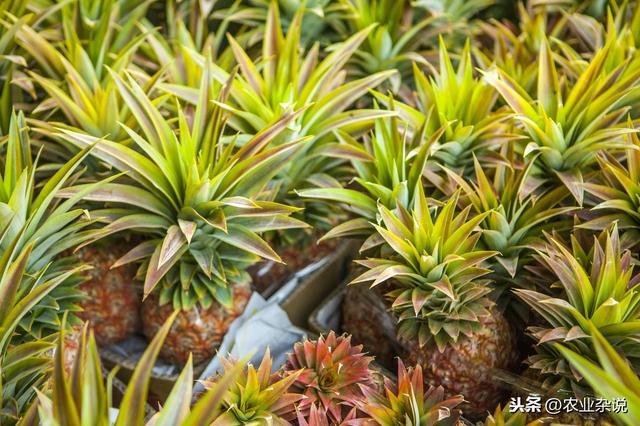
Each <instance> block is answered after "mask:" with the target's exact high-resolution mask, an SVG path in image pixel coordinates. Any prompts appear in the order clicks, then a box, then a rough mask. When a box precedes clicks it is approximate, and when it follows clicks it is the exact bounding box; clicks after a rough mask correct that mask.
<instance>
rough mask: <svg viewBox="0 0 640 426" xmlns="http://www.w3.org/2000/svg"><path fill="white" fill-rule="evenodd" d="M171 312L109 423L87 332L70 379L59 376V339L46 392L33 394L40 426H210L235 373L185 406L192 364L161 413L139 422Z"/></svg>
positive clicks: (106, 395)
mask: <svg viewBox="0 0 640 426" xmlns="http://www.w3.org/2000/svg"><path fill="white" fill-rule="evenodd" d="M176 314H177V312H174V314H173V315H172V316H171V317H169V319H167V321H166V322H165V323H164V324H163V326H162V327H161V328H160V329H159V330H158V333H157V334H156V335H155V337H154V338H153V340H152V341H151V342H150V343H149V346H148V347H147V349H146V350H145V352H144V354H143V355H142V357H141V358H140V360H139V361H138V364H137V366H136V368H135V370H134V372H133V375H132V376H131V379H130V381H129V384H128V385H127V387H126V389H125V391H124V395H123V397H122V401H121V403H120V406H119V407H118V414H117V418H116V419H115V423H112V421H111V416H110V414H111V413H110V411H111V410H112V400H111V394H112V389H111V386H112V378H113V374H115V373H114V372H112V373H111V374H110V375H109V376H108V377H107V381H106V383H105V381H104V379H103V375H102V374H103V373H102V372H103V367H102V364H101V362H100V356H99V354H98V348H97V346H96V342H95V339H94V337H93V332H92V331H91V332H89V330H88V327H87V326H85V327H84V329H83V331H82V337H81V340H80V345H79V351H78V353H77V355H76V357H75V360H74V363H73V367H72V371H71V374H66V373H65V365H64V359H65V350H66V349H65V346H64V336H62V337H61V338H60V339H59V340H58V348H57V351H56V355H55V361H54V368H53V373H52V378H51V380H52V383H51V392H49V393H48V394H45V393H42V392H38V400H39V401H38V404H37V414H38V416H39V419H40V421H41V422H42V423H43V424H51V425H65V426H67V425H68V426H80V425H84V424H90V425H99V426H107V425H111V424H114V425H115V426H143V425H145V424H146V425H149V426H151V425H156V426H158V425H176V424H180V425H185V426H196V425H203V424H211V423H212V422H213V421H214V420H215V419H216V418H218V416H220V415H221V408H222V402H223V399H222V397H223V395H224V393H225V391H226V389H227V388H228V387H229V386H231V384H232V383H233V382H234V380H235V378H236V377H237V376H238V374H239V373H240V369H241V367H240V366H236V367H234V368H233V369H232V370H230V371H228V372H227V373H225V375H224V376H223V377H221V378H220V380H218V382H217V383H216V385H215V386H213V387H212V388H211V389H209V390H208V391H207V392H206V393H205V394H204V395H203V396H202V397H201V398H200V399H199V400H198V402H197V403H196V404H195V405H193V406H191V405H190V404H191V391H192V386H193V367H192V360H191V358H189V360H188V362H187V365H186V366H185V368H184V369H183V370H182V373H181V374H180V376H179V377H178V379H177V381H176V382H175V384H174V386H173V388H172V389H171V392H170V394H169V396H168V398H167V400H166V401H165V403H164V404H163V405H162V408H161V409H160V410H159V411H158V412H157V413H156V414H155V415H154V416H153V417H152V418H151V419H150V420H149V422H145V420H144V419H145V404H144V403H141V402H142V401H146V400H147V396H148V393H149V384H150V383H149V381H150V379H151V372H152V369H153V366H154V364H155V361H156V359H157V357H158V353H159V352H160V348H161V346H162V344H163V342H164V340H165V338H166V337H167V334H168V333H169V329H170V328H171V325H172V324H173V321H174V319H175V317H176Z"/></svg>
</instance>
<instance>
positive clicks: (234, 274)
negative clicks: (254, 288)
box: [57, 68, 306, 363]
mask: <svg viewBox="0 0 640 426" xmlns="http://www.w3.org/2000/svg"><path fill="white" fill-rule="evenodd" d="M210 73H211V70H210V69H209V68H207V69H206V70H205V72H204V73H203V76H202V84H201V87H200V94H199V99H200V101H199V102H198V105H197V107H196V108H195V109H193V110H191V109H190V110H189V111H188V112H189V117H188V118H187V116H186V113H187V112H186V111H183V110H182V109H181V108H180V107H178V120H177V122H176V123H175V125H176V126H177V129H174V128H173V127H172V124H174V121H173V120H171V121H168V120H166V119H165V118H164V117H163V116H162V114H161V112H160V111H159V110H158V107H157V106H156V105H155V104H154V103H153V102H152V100H150V99H149V98H148V97H147V95H146V94H145V92H144V91H143V90H142V88H141V87H140V86H139V85H138V84H137V83H136V82H135V81H134V80H133V79H132V78H128V82H127V81H124V80H123V79H121V78H120V77H118V76H117V75H116V74H113V77H114V78H115V79H116V82H117V85H118V89H119V91H120V95H121V96H122V98H123V99H125V100H126V103H127V106H128V108H130V109H131V111H132V113H133V114H134V116H135V117H136V123H137V127H136V129H132V128H129V127H125V130H126V132H127V134H128V135H129V136H130V138H131V143H133V144H135V145H136V146H137V147H138V148H139V151H138V150H135V149H133V148H132V147H129V146H127V145H125V144H121V143H117V142H112V141H108V140H100V139H98V138H95V137H93V136H91V135H88V134H86V133H80V132H76V131H70V130H68V129H65V128H60V129H59V133H58V134H57V135H58V137H60V138H64V139H65V140H66V141H67V142H69V143H72V144H74V145H76V146H78V147H84V146H91V145H93V144H95V147H94V150H93V151H92V154H93V155H94V156H95V157H96V158H97V159H98V160H100V161H102V162H104V163H106V164H109V165H110V166H111V167H113V168H114V169H115V170H117V171H119V172H123V173H126V175H127V176H126V177H125V176H116V179H117V180H116V181H115V182H114V183H109V184H108V185H105V186H104V188H103V190H102V191H98V192H95V193H93V194H92V195H90V196H88V197H87V199H88V200H89V201H100V202H104V203H107V205H106V206H105V207H106V208H105V209H102V210H99V211H97V212H96V213H95V214H96V216H97V217H99V218H100V220H102V221H104V222H105V223H107V225H105V226H104V227H103V228H102V229H98V230H96V231H95V232H94V233H93V236H92V241H93V240H98V239H101V238H104V237H107V236H109V235H111V234H115V233H118V232H121V231H129V232H133V233H135V235H137V236H139V237H140V239H141V240H142V242H141V243H139V244H138V245H136V246H135V247H133V248H131V249H130V250H129V251H128V252H127V253H126V254H125V255H124V256H122V257H121V258H120V259H118V260H117V261H116V262H115V263H114V265H112V267H114V268H117V267H120V266H123V265H127V264H129V263H132V262H137V263H139V264H140V268H139V276H140V277H141V278H142V277H144V288H143V297H144V298H145V299H146V300H145V302H144V305H146V306H143V313H144V314H143V318H142V321H143V329H144V330H147V332H148V333H153V331H154V330H156V329H157V328H158V327H159V324H161V323H163V322H164V321H163V320H164V319H165V318H166V316H167V314H168V313H170V312H171V311H172V309H168V308H163V306H165V305H170V306H173V308H174V309H180V310H181V311H182V313H181V315H180V319H179V320H178V321H177V322H176V323H175V324H174V326H173V328H172V330H171V332H170V333H169V337H168V338H167V342H171V345H168V344H165V345H164V346H163V349H162V351H161V356H162V357H165V358H166V359H168V360H170V361H173V362H179V363H184V362H186V360H187V358H186V356H187V354H188V353H189V352H193V353H194V354H197V360H198V361H199V360H202V359H203V358H204V357H210V356H211V355H213V354H214V352H215V350H216V348H217V346H216V345H215V344H212V343H214V342H219V341H220V337H221V336H222V335H223V334H224V333H225V332H226V330H227V327H228V325H229V323H230V321H231V320H232V319H233V318H235V316H237V315H239V314H240V313H241V312H242V311H243V309H244V305H245V304H246V302H247V299H248V297H247V296H246V288H245V287H244V286H246V283H247V279H248V274H247V268H248V267H249V266H250V265H252V264H253V263H255V262H256V261H257V260H259V259H260V258H265V259H270V260H273V261H276V262H279V261H280V258H279V256H278V255H277V254H276V253H275V252H274V251H273V249H272V248H271V247H270V246H269V245H268V244H267V243H266V242H265V241H264V240H263V239H262V238H261V237H260V234H262V233H264V232H266V231H273V230H278V229H289V228H296V227H304V226H306V225H305V224H304V223H303V222H301V221H299V220H297V219H294V218H292V217H290V215H291V214H292V213H293V212H295V211H298V209H297V208H295V207H291V206H287V205H283V204H279V203H275V202H272V201H264V200H263V199H260V197H261V196H262V195H263V190H264V188H265V186H266V184H267V182H269V180H270V179H271V178H272V177H273V176H274V175H275V174H276V173H277V172H278V171H279V170H280V169H281V167H282V165H283V164H284V161H285V159H287V158H290V156H291V155H293V153H295V152H296V150H297V149H299V148H300V146H301V142H300V141H299V140H293V141H291V142H288V143H283V144H281V145H278V146H276V147H269V145H270V142H271V141H272V140H273V138H275V137H277V136H278V135H279V134H280V132H282V131H283V129H284V128H285V127H286V126H287V125H288V124H289V123H290V122H291V121H292V120H293V119H295V117H297V116H298V115H299V114H300V113H301V112H300V111H297V112H296V111H286V112H285V113H284V115H283V116H282V117H281V118H279V119H278V120H276V121H275V122H274V123H273V124H271V125H270V126H269V127H266V128H265V129H263V130H262V131H261V132H259V133H258V134H256V135H255V136H254V137H253V138H251V139H250V140H248V141H247V142H246V143H244V144H243V145H242V147H241V148H237V147H236V146H235V144H234V143H227V142H228V141H226V140H225V139H224V138H223V134H224V129H225V121H226V118H225V116H224V114H223V111H222V110H221V108H220V106H219V103H220V102H224V101H225V100H226V99H225V98H224V96H225V95H226V94H227V93H228V91H229V86H225V88H224V89H223V90H222V95H221V96H222V97H221V98H220V99H219V102H216V103H214V102H210V100H209V94H210V86H209V83H210V82H211V75H210ZM138 131H140V132H141V133H138ZM84 187H85V184H80V185H77V186H75V187H73V188H70V189H67V193H68V194H69V195H72V194H74V193H75V192H77V191H81V190H82V189H83V188H84ZM112 206H113V207H112ZM207 310H210V311H209V312H207V313H205V311H207ZM220 310H223V311H224V312H219V311H220ZM213 311H216V312H214V313H212V312H213ZM152 312H154V313H153V314H152ZM193 318H200V319H203V318H210V319H211V320H212V321H214V324H216V325H215V326H212V324H210V323H206V322H204V323H199V322H198V321H196V322H193ZM221 318H223V320H221ZM185 327H186V329H185Z"/></svg>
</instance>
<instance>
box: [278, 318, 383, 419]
mask: <svg viewBox="0 0 640 426" xmlns="http://www.w3.org/2000/svg"><path fill="white" fill-rule="evenodd" d="M372 360H373V358H372V357H368V356H365V354H364V353H363V352H362V346H352V345H351V337H350V336H347V335H341V336H338V335H336V333H335V332H333V331H331V332H330V333H329V334H328V335H327V336H326V337H324V336H320V337H319V338H318V340H313V341H312V340H305V341H304V342H298V343H296V344H295V345H294V347H293V353H291V354H289V357H288V361H287V363H286V365H285V367H284V375H285V377H288V376H290V375H295V376H296V379H295V382H294V383H293V386H292V388H293V389H294V390H297V391H299V392H301V393H302V394H303V395H304V396H305V398H304V399H302V401H301V402H300V403H299V404H298V407H297V409H298V410H300V411H302V412H304V413H307V412H309V410H310V408H311V406H312V405H313V404H318V406H319V407H321V409H322V410H323V411H325V412H326V413H327V415H328V417H329V418H330V419H331V421H332V422H334V421H335V422H340V421H341V420H342V419H343V417H344V416H345V415H346V414H347V411H348V410H349V409H350V408H353V407H355V406H356V405H357V404H358V403H359V402H360V401H361V400H362V398H363V389H364V388H366V387H368V386H370V385H371V371H370V370H369V364H370V363H371V361H372Z"/></svg>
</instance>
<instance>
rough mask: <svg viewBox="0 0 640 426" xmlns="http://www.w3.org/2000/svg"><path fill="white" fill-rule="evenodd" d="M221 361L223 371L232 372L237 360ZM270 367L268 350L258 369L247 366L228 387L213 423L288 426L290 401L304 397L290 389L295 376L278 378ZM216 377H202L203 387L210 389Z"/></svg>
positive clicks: (296, 400)
mask: <svg viewBox="0 0 640 426" xmlns="http://www.w3.org/2000/svg"><path fill="white" fill-rule="evenodd" d="M223 364H224V369H225V371H232V370H233V367H234V364H236V363H234V362H232V361H230V360H227V359H223ZM271 367H272V360H271V356H270V354H269V350H267V351H266V352H265V354H264V357H263V358H262V362H260V366H259V367H258V369H257V370H256V369H255V368H254V367H253V366H252V365H248V366H247V367H246V368H245V369H244V370H243V371H242V372H241V373H240V374H239V375H238V376H237V377H236V379H235V382H234V383H233V384H232V385H231V387H229V388H228V389H227V392H226V394H225V396H224V402H223V404H222V408H223V409H224V413H222V414H221V415H220V416H219V417H218V418H217V419H216V420H215V421H214V422H213V425H221V426H232V425H238V426H240V425H246V424H256V425H261V424H265V425H266V424H273V425H289V424H290V423H289V422H288V420H292V419H293V418H294V417H295V413H294V412H293V411H292V409H293V404H294V403H296V402H298V401H300V400H301V399H302V398H304V396H303V395H302V394H300V393H293V392H290V391H289V389H290V388H291V385H292V384H293V382H294V381H295V380H296V379H297V378H298V375H297V374H291V375H288V376H287V377H284V378H281V377H279V375H278V374H271ZM217 380H219V378H217V377H216V378H211V379H205V380H204V381H203V382H202V383H203V385H204V387H205V389H211V388H212V387H214V386H215V385H216V383H217Z"/></svg>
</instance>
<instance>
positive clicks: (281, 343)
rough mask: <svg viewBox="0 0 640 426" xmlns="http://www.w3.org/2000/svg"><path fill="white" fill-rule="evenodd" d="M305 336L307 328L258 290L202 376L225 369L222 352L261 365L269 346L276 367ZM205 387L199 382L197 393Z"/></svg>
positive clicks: (275, 300) (212, 374) (201, 377)
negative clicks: (296, 323)
mask: <svg viewBox="0 0 640 426" xmlns="http://www.w3.org/2000/svg"><path fill="white" fill-rule="evenodd" d="M274 296H275V295H274ZM306 336H307V332H306V330H303V329H301V328H298V327H296V326H294V325H293V324H291V321H289V317H288V316H287V313H286V312H285V311H283V310H282V308H281V307H280V305H279V304H278V299H277V298H271V299H269V301H267V300H265V299H264V298H263V297H262V296H260V295H259V294H258V293H253V295H252V296H251V299H249V303H248V305H247V307H246V308H245V311H244V313H243V314H242V315H241V316H240V317H238V318H236V320H235V321H234V322H233V323H232V324H231V327H230V328H229V331H228V332H227V334H226V335H225V336H224V339H223V340H222V344H221V345H220V349H219V350H218V353H217V355H216V356H215V357H213V359H212V360H211V362H210V363H209V364H208V365H207V366H206V367H205V369H204V371H203V372H202V374H201V375H200V380H203V379H205V378H208V377H212V376H215V375H216V374H218V373H221V372H222V365H221V362H220V356H221V355H225V356H230V357H231V358H233V359H245V358H247V360H248V361H249V362H251V363H253V364H254V365H258V364H259V363H260V360H261V359H262V357H263V356H264V352H265V350H266V349H267V347H268V348H269V350H270V352H271V357H272V358H273V368H274V370H275V369H278V368H279V367H280V366H282V365H283V364H284V363H285V361H286V359H287V353H289V352H291V350H292V348H293V345H294V343H296V342H298V341H300V340H303V339H304V338H305V337H306ZM203 390H204V389H203V386H202V384H201V383H199V382H196V385H195V387H194V393H200V392H202V391H203Z"/></svg>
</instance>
